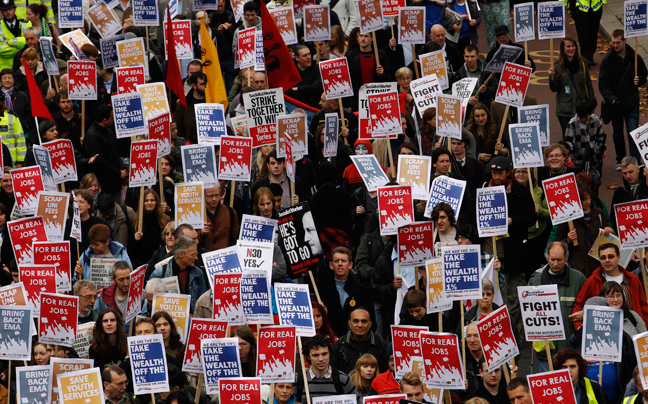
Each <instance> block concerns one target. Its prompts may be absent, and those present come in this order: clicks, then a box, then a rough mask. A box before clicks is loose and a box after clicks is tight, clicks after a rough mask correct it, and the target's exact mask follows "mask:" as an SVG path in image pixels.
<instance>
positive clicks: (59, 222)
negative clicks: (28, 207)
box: [36, 191, 70, 241]
mask: <svg viewBox="0 0 648 404" xmlns="http://www.w3.org/2000/svg"><path fill="white" fill-rule="evenodd" d="M69 202H70V194H67V193H63V192H52V191H40V192H39V193H38V200H37V201H36V216H41V217H42V218H43V223H44V225H45V233H46V234H47V239H48V240H51V241H61V240H63V232H64V230H65V220H66V212H67V208H68V205H69Z"/></svg>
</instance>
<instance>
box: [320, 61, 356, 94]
mask: <svg viewBox="0 0 648 404" xmlns="http://www.w3.org/2000/svg"><path fill="white" fill-rule="evenodd" d="M319 69H320V74H321V75H322V84H323V86H324V97H326V99H327V100H337V99H339V98H344V97H353V86H352V85H351V74H350V73H349V61H348V60H347V58H346V57H343V58H339V59H330V60H323V61H321V62H320V64H319Z"/></svg>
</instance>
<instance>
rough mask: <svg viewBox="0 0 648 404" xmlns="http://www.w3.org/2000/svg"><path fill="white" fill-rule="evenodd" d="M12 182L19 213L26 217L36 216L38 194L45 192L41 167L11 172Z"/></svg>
mask: <svg viewBox="0 0 648 404" xmlns="http://www.w3.org/2000/svg"><path fill="white" fill-rule="evenodd" d="M11 181H12V183H13V192H14V196H15V198H16V206H17V208H18V211H19V212H20V213H21V214H22V215H24V216H27V215H33V214H35V213H36V208H38V206H37V205H38V193H39V192H40V191H43V181H42V177H41V168H40V166H38V165H36V166H32V167H25V168H16V169H13V170H11Z"/></svg>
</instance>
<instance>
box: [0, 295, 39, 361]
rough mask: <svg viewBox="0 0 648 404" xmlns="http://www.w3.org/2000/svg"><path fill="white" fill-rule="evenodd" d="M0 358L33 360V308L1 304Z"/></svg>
mask: <svg viewBox="0 0 648 404" xmlns="http://www.w3.org/2000/svg"><path fill="white" fill-rule="evenodd" d="M0 315H1V316H0V359H2V360H31V345H32V338H31V325H32V321H31V319H32V309H31V308H30V307H28V306H0Z"/></svg>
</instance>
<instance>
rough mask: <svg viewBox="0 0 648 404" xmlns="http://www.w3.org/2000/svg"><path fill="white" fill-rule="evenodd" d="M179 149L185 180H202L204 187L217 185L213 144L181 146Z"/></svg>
mask: <svg viewBox="0 0 648 404" xmlns="http://www.w3.org/2000/svg"><path fill="white" fill-rule="evenodd" d="M180 150H181V152H182V172H183V173H184V178H185V182H202V183H203V185H204V186H205V188H213V187H217V186H218V179H217V174H216V156H215V154H214V146H213V145H209V144H207V145H200V144H198V145H190V146H182V147H180Z"/></svg>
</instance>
